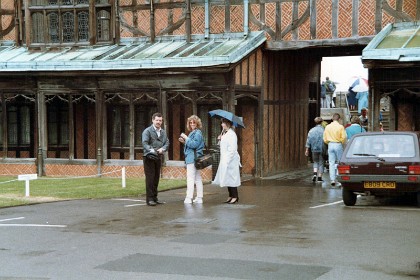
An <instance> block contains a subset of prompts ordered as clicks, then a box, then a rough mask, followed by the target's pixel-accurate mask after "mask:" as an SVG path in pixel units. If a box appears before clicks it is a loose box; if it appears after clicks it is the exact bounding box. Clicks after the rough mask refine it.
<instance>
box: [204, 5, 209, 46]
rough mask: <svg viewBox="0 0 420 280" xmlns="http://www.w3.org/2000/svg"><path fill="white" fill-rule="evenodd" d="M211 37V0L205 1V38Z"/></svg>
mask: <svg viewBox="0 0 420 280" xmlns="http://www.w3.org/2000/svg"><path fill="white" fill-rule="evenodd" d="M209 36H210V3H209V0H205V1H204V38H205V39H208V38H209Z"/></svg>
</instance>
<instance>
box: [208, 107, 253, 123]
mask: <svg viewBox="0 0 420 280" xmlns="http://www.w3.org/2000/svg"><path fill="white" fill-rule="evenodd" d="M209 115H210V117H212V118H213V117H216V118H223V119H227V120H229V121H231V122H232V124H233V126H235V127H240V128H245V125H244V122H243V121H242V117H238V116H236V115H234V114H233V113H231V112H228V111H225V110H221V109H217V110H213V111H210V112H209Z"/></svg>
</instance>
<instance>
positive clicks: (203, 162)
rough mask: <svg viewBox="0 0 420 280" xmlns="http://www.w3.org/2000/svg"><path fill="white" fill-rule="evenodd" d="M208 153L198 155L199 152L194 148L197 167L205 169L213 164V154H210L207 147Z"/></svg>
mask: <svg viewBox="0 0 420 280" xmlns="http://www.w3.org/2000/svg"><path fill="white" fill-rule="evenodd" d="M206 150H207V154H204V155H202V156H201V157H197V153H196V151H195V150H194V165H195V168H197V169H203V168H206V167H207V166H210V165H212V164H213V156H212V155H211V154H210V152H209V150H208V149H207V147H206Z"/></svg>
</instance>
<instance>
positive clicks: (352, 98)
mask: <svg viewBox="0 0 420 280" xmlns="http://www.w3.org/2000/svg"><path fill="white" fill-rule="evenodd" d="M347 103H348V104H349V109H350V111H355V110H356V104H357V99H356V93H355V92H354V91H353V90H352V87H350V88H349V91H348V93H347Z"/></svg>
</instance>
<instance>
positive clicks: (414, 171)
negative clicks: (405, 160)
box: [408, 165, 420, 175]
mask: <svg viewBox="0 0 420 280" xmlns="http://www.w3.org/2000/svg"><path fill="white" fill-rule="evenodd" d="M408 174H410V175H420V165H410V166H409V167H408Z"/></svg>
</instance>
